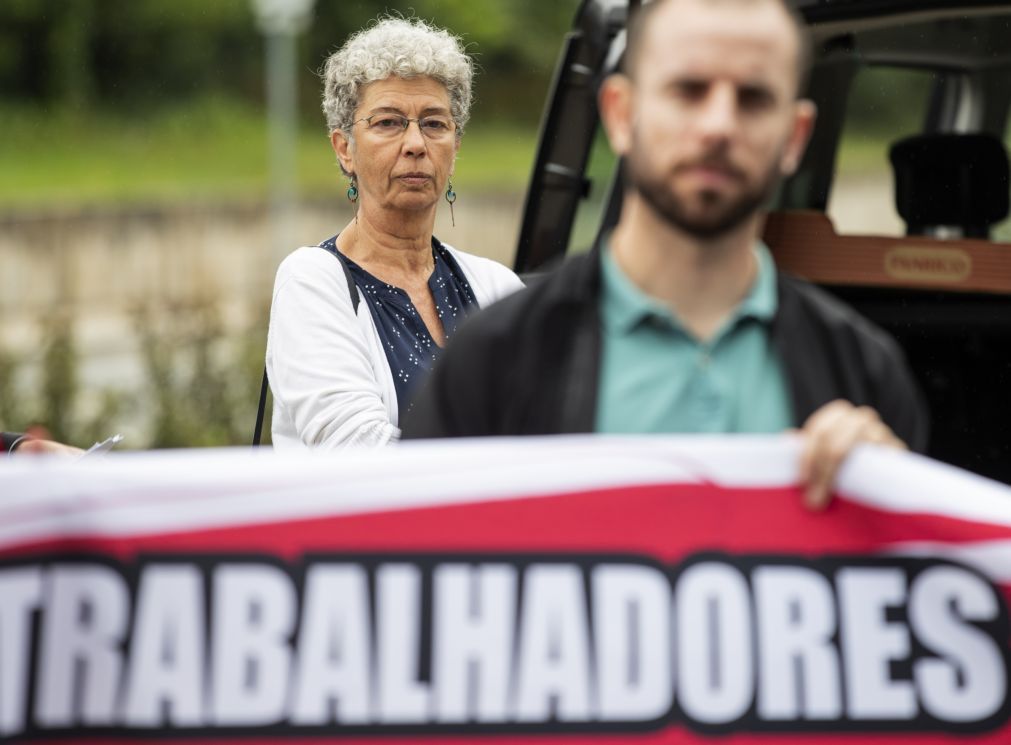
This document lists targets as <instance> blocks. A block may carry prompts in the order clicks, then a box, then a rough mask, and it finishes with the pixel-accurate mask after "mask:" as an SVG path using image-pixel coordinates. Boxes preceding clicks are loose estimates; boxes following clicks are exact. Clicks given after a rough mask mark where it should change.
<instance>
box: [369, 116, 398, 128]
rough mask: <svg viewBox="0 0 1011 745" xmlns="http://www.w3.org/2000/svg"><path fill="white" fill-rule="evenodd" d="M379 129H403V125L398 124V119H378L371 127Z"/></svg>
mask: <svg viewBox="0 0 1011 745" xmlns="http://www.w3.org/2000/svg"><path fill="white" fill-rule="evenodd" d="M373 126H376V127H379V128H380V129H403V126H404V125H403V124H401V123H400V120H399V119H389V118H387V119H379V120H378V121H376V123H375V124H374V125H373Z"/></svg>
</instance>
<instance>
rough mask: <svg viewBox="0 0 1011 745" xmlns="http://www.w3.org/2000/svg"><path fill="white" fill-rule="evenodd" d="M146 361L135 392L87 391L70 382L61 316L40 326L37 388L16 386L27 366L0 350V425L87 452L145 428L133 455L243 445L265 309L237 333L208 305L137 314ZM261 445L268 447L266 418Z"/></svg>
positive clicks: (70, 347) (259, 368)
mask: <svg viewBox="0 0 1011 745" xmlns="http://www.w3.org/2000/svg"><path fill="white" fill-rule="evenodd" d="M135 318H136V331H137V338H138V340H139V342H140V346H141V357H142V358H143V363H144V372H145V376H144V381H143V386H142V390H140V391H125V390H111V389H106V390H103V391H99V392H98V393H97V394H90V395H88V394H86V393H85V392H84V391H82V390H81V389H80V386H79V384H78V364H79V360H80V357H79V350H78V348H77V344H76V343H75V340H74V327H73V323H72V322H70V321H69V319H65V318H60V317H55V316H54V317H53V318H50V319H47V320H46V321H45V323H44V324H43V345H42V347H43V352H42V357H41V360H40V362H39V368H40V369H39V374H38V378H39V384H38V386H37V387H36V388H35V389H32V388H31V387H30V386H25V385H20V386H19V385H18V373H19V371H20V370H21V368H22V367H24V366H25V365H26V364H27V362H28V361H27V360H18V359H17V357H16V356H15V355H14V354H12V353H11V352H10V351H9V350H3V349H0V426H2V427H3V428H4V429H6V430H11V431H23V430H25V429H26V428H28V427H30V426H41V427H43V428H45V429H46V430H47V431H48V432H49V433H50V434H51V435H52V437H54V438H55V439H57V440H60V441H63V442H68V443H72V444H75V445H82V446H84V447H87V446H88V445H90V444H91V443H92V442H95V441H99V440H102V439H104V438H106V437H108V436H109V435H110V434H111V433H112V432H117V431H120V430H121V429H123V428H124V427H127V428H129V425H130V424H131V422H138V421H139V422H142V423H144V424H145V425H146V426H147V427H148V429H149V431H148V434H147V436H146V438H144V439H143V440H142V441H138V439H137V438H135V437H134V438H131V439H130V441H128V442H127V443H124V444H125V445H126V447H129V448H131V449H136V448H148V447H156V448H157V447H195V446H218V445H245V444H248V443H249V441H250V437H251V435H252V432H253V423H254V421H255V416H256V402H257V398H258V396H259V390H260V378H261V375H262V372H263V351H264V344H265V340H266V325H267V311H266V310H264V311H263V312H261V313H260V314H258V316H257V318H256V319H254V321H253V323H251V324H250V326H249V327H248V328H247V329H246V330H244V331H240V332H239V333H238V334H229V333H227V332H226V330H225V329H224V327H223V325H222V323H221V319H220V316H219V314H218V311H217V309H216V308H215V306H214V305H213V304H212V303H210V302H202V303H197V304H194V305H191V306H186V307H177V308H168V309H166V308H160V309H158V310H156V309H154V308H153V307H143V308H139V309H137V312H136V315H135ZM264 442H265V443H269V442H270V424H269V417H268V420H267V424H266V436H265V437H264Z"/></svg>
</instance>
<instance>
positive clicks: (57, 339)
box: [40, 314, 77, 441]
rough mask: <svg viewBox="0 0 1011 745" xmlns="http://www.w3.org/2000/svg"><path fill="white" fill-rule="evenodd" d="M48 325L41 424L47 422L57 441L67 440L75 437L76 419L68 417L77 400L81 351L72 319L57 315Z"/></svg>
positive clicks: (44, 354) (43, 362)
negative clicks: (77, 344) (73, 426)
mask: <svg viewBox="0 0 1011 745" xmlns="http://www.w3.org/2000/svg"><path fill="white" fill-rule="evenodd" d="M45 326H46V332H45V339H46V342H45V347H44V350H43V353H42V410H41V416H40V421H42V422H45V423H46V426H47V427H48V429H49V431H50V432H51V433H52V435H53V437H54V438H55V439H57V440H60V441H67V440H69V439H70V437H71V436H72V435H73V432H71V429H72V427H71V424H70V422H71V421H72V417H71V416H68V415H69V414H70V413H71V412H73V410H74V403H75V401H76V399H77V349H76V348H75V345H74V338H73V332H72V330H71V326H70V323H69V319H68V318H66V317H65V316H63V315H62V314H55V315H53V316H51V317H50V318H49V319H47V321H46V323H45Z"/></svg>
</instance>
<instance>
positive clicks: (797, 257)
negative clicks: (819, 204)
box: [765, 211, 1011, 294]
mask: <svg viewBox="0 0 1011 745" xmlns="http://www.w3.org/2000/svg"><path fill="white" fill-rule="evenodd" d="M765 242H766V243H767V244H768V245H769V247H770V248H771V249H772V253H773V255H774V256H775V257H776V263H777V265H778V266H780V267H782V268H783V269H785V270H786V271H788V272H790V273H792V274H796V275H798V276H800V277H804V278H805V279H808V280H810V281H812V282H818V283H820V284H832V285H860V286H876V287H909V288H917V289H932V290H934V289H936V290H950V291H956V292H987V293H996V294H1011V244H1006V243H991V242H990V241H982V240H940V239H936V238H927V237H921V236H908V237H903V238H893V237H883V236H872V235H839V234H837V233H836V232H835V228H834V227H833V225H832V221H831V220H830V219H829V217H828V216H827V215H825V214H824V213H822V212H816V211H786V212H773V213H771V214H769V216H768V218H767V219H766V224H765Z"/></svg>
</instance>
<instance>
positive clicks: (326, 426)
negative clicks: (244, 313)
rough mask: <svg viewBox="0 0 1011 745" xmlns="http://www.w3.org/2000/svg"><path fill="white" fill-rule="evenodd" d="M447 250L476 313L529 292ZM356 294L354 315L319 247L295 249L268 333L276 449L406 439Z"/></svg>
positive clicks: (279, 283)
mask: <svg viewBox="0 0 1011 745" xmlns="http://www.w3.org/2000/svg"><path fill="white" fill-rule="evenodd" d="M443 246H445V247H446V249H447V250H449V252H450V253H451V254H452V256H453V258H454V259H456V261H457V263H458V264H459V265H460V268H461V269H462V270H463V273H464V275H465V276H466V278H467V281H468V282H469V283H470V286H471V289H473V290H474V297H475V299H476V300H477V302H478V305H479V306H480V307H482V308H485V307H487V306H488V305H490V304H491V303H493V302H495V301H496V300H498V299H499V298H502V297H504V296H506V295H509V294H511V293H513V292H515V291H516V290H518V289H520V288H521V287H522V286H523V283H522V282H520V279H519V277H517V276H516V275H515V274H513V273H512V272H511V271H510V270H508V269H506V268H505V267H504V266H502V265H501V264H498V263H496V262H494V261H491V260H490V259H484V258H481V257H479V256H473V255H471V254H466V253H463V252H462V251H457V250H456V249H454V248H452V247H451V246H447V245H446V244H443ZM359 292H360V293H361V298H362V300H361V302H360V303H359V304H358V313H357V315H356V314H355V313H354V311H353V310H352V306H351V298H350V296H349V295H348V285H347V279H346V278H345V276H344V270H343V269H342V268H341V265H340V262H339V261H338V260H337V259H336V257H334V256H333V254H331V253H330V252H328V251H325V250H323V249H322V248H320V247H319V246H304V247H302V248H299V249H297V250H296V251H294V252H293V253H291V254H289V255H288V257H287V258H286V259H285V260H284V261H283V262H281V266H280V267H279V268H278V270H277V277H276V278H275V280H274V296H273V299H272V301H271V305H270V327H269V329H268V331H267V376H268V378H269V379H270V390H271V392H272V393H273V395H274V415H273V421H272V424H271V437H272V439H273V441H274V447H275V448H276V449H278V450H295V449H305V448H310V447H311V448H326V449H336V448H339V447H344V446H347V445H368V446H375V445H384V444H386V443H388V442H390V441H391V440H395V439H397V438H398V437H399V436H400V429H399V428H398V427H397V424H398V422H397V392H396V389H395V388H394V385H393V373H392V372H391V371H390V365H389V363H388V362H387V359H386V352H385V351H384V350H383V347H382V344H381V343H380V340H379V333H378V332H377V330H376V325H375V322H374V321H373V320H372V313H371V312H370V311H369V305H368V303H367V302H366V301H365V294H364V293H363V292H362V291H361V288H359Z"/></svg>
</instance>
